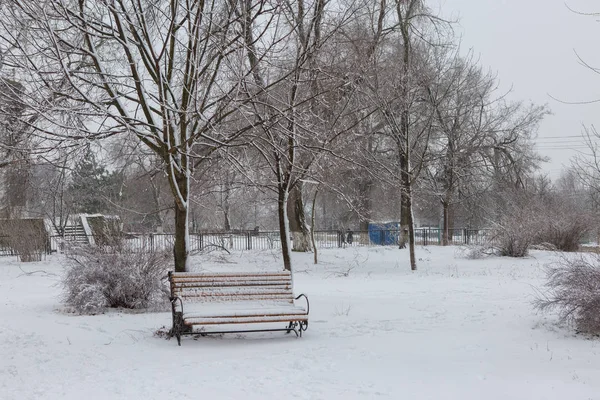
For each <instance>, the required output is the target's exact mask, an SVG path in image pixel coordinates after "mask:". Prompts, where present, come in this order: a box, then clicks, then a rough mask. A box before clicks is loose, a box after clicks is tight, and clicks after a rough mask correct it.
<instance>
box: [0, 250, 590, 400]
mask: <svg viewBox="0 0 600 400" xmlns="http://www.w3.org/2000/svg"><path fill="white" fill-rule="evenodd" d="M417 255H418V258H419V268H420V269H419V271H417V272H414V273H413V272H411V271H409V267H408V262H407V253H406V250H397V249H394V248H369V249H367V248H348V249H331V250H321V251H320V263H319V264H318V265H316V266H315V265H313V264H312V254H293V257H294V262H295V268H296V273H295V276H294V279H295V292H296V293H301V292H304V293H306V294H307V295H308V296H309V298H310V301H311V312H310V326H309V329H308V331H307V332H306V333H305V336H304V337H303V338H301V339H296V338H295V337H294V336H293V335H288V336H286V335H284V334H281V333H279V332H276V333H265V334H247V335H225V336H223V337H202V338H199V339H198V340H194V339H192V338H190V337H185V338H184V339H183V343H182V346H181V347H178V346H177V342H176V341H175V340H165V339H163V338H159V337H155V336H153V332H154V331H156V330H157V329H158V328H160V327H162V326H167V327H169V326H170V318H171V315H170V312H155V313H129V312H118V311H113V312H109V313H106V314H103V315H97V316H76V315H72V314H67V313H65V312H63V311H61V304H60V297H59V296H60V287H59V286H58V282H59V276H60V274H61V273H62V264H63V259H62V257H61V256H59V255H56V256H52V257H49V258H48V260H46V261H43V262H40V263H34V264H21V263H18V262H16V261H15V260H14V259H9V258H2V259H0V318H1V319H0V399H2V400H9V399H78V400H80V399H82V398H83V399H202V398H209V399H288V398H291V399H327V400H333V399H375V398H390V399H411V400H421V399H461V400H466V399H477V400H482V399H485V400H491V399H502V400H508V399H527V400H532V399H561V400H564V399H569V400H577V399H581V400H587V399H600V379H599V378H600V340H598V339H588V338H585V337H582V336H576V335H574V334H573V333H572V332H571V331H569V330H568V329H566V328H562V327H558V326H557V325H556V323H555V319H554V317H553V316H547V317H545V316H540V315H537V314H536V313H535V312H534V311H533V310H532V307H531V300H532V299H533V297H534V295H535V288H539V287H540V286H541V284H542V282H543V280H542V277H543V269H542V268H543V265H544V264H546V263H547V262H549V261H551V260H552V258H553V257H554V256H553V254H552V253H548V252H533V254H532V256H531V257H530V258H527V259H508V258H488V259H485V260H467V259H464V258H461V257H460V256H459V254H458V251H457V248H453V247H451V248H442V247H428V248H418V249H417ZM194 262H195V264H196V265H197V266H198V268H200V267H201V268H202V269H204V268H207V269H224V268H228V269H251V270H256V269H271V268H273V269H278V268H280V265H281V263H280V261H279V254H278V253H277V252H270V251H262V252H261V251H256V252H243V253H235V254H231V255H227V254H224V255H223V253H211V254H210V255H209V256H208V257H205V258H204V259H202V258H196V259H194ZM24 271H26V272H32V271H45V272H35V273H32V274H25V273H24Z"/></svg>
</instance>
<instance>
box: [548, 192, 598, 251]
mask: <svg viewBox="0 0 600 400" xmlns="http://www.w3.org/2000/svg"><path fill="white" fill-rule="evenodd" d="M559 200H560V199H559ZM542 210H543V211H542V214H541V215H540V217H539V223H538V225H539V228H538V229H539V233H538V235H537V237H536V243H550V244H552V245H554V246H555V247H556V249H558V250H561V251H577V250H578V249H579V243H580V242H581V241H582V239H583V238H584V237H585V236H586V235H587V234H588V232H589V231H590V229H591V228H592V226H593V218H591V216H590V215H589V213H588V212H586V211H585V210H582V209H581V208H579V207H576V206H575V205H573V204H571V203H569V202H566V201H562V200H561V201H558V200H557V201H554V202H549V204H546V205H545V207H544V208H543V209H542Z"/></svg>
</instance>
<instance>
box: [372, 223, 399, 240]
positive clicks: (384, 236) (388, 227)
mask: <svg viewBox="0 0 600 400" xmlns="http://www.w3.org/2000/svg"><path fill="white" fill-rule="evenodd" d="M399 234H400V222H369V240H370V241H371V243H373V244H379V245H382V246H389V245H394V244H398V236H399Z"/></svg>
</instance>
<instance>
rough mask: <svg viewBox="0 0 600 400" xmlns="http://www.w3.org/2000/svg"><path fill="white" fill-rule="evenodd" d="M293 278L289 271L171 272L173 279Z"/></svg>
mask: <svg viewBox="0 0 600 400" xmlns="http://www.w3.org/2000/svg"><path fill="white" fill-rule="evenodd" d="M269 277H274V278H291V277H292V274H290V273H289V272H257V273H244V272H239V273H238V272H235V273H212V274H211V273H193V272H173V273H172V274H171V279H172V280H178V279H198V280H203V279H225V278H250V279H260V278H269Z"/></svg>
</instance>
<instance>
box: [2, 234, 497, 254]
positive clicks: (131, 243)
mask: <svg viewBox="0 0 600 400" xmlns="http://www.w3.org/2000/svg"><path fill="white" fill-rule="evenodd" d="M489 233H490V232H489V230H487V229H451V230H450V231H449V234H448V243H449V244H454V245H456V244H461V245H471V244H472V245H480V244H484V243H486V242H487V241H488V240H489ZM314 236H315V243H316V246H317V248H336V247H358V246H395V245H398V240H399V238H400V231H399V230H397V229H395V230H394V229H391V230H390V229H387V230H386V229H375V230H373V229H372V230H369V231H349V230H347V231H315V233H314ZM442 236H443V235H442V230H441V229H438V228H416V229H415V244H416V245H422V246H429V245H441V244H442ZM6 239H7V237H4V240H2V238H1V237H0V256H17V255H19V252H18V251H17V250H16V249H14V248H12V247H11V246H10V245H9V243H10V241H9V240H6ZM116 241H118V244H119V246H122V247H123V249H124V250H127V251H133V252H142V251H149V252H157V251H170V250H171V249H172V248H173V244H174V242H175V235H174V234H172V233H124V234H123V235H121V236H119V237H118V238H107V237H99V236H95V237H92V238H90V237H87V236H83V235H64V236H51V237H49V240H48V243H47V245H46V246H45V249H40V251H42V252H44V253H46V254H50V253H53V252H61V251H63V250H64V249H65V248H66V247H68V246H73V245H75V246H77V245H85V244H90V242H92V243H93V244H102V243H115V242H116ZM280 248H281V241H280V238H279V232H278V231H270V232H256V231H241V232H236V233H230V232H202V233H190V241H189V249H190V252H191V253H197V252H200V251H206V250H210V249H226V250H271V249H280Z"/></svg>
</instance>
